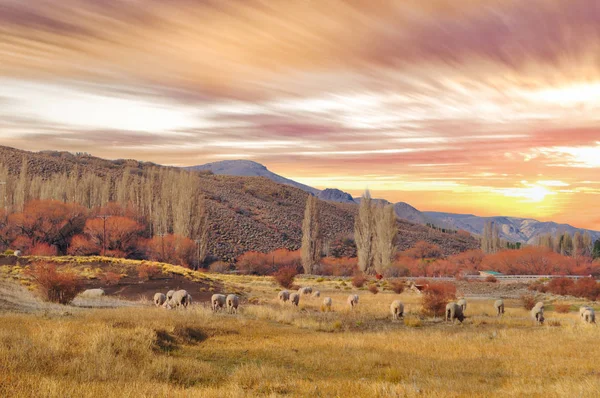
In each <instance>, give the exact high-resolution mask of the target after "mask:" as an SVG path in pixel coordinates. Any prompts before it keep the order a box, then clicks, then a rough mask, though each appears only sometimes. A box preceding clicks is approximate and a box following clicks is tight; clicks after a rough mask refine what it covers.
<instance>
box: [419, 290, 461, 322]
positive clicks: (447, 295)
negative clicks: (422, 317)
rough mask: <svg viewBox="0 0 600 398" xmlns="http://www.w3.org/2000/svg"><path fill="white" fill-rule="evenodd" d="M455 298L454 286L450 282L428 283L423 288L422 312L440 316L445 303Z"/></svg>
mask: <svg viewBox="0 0 600 398" xmlns="http://www.w3.org/2000/svg"><path fill="white" fill-rule="evenodd" d="M455 299H456V286H454V284H453V283H450V282H439V283H430V284H429V285H428V286H427V287H426V288H425V289H424V290H423V313H425V314H426V315H433V316H441V315H443V314H444V311H445V310H446V304H448V303H449V302H450V301H452V300H455Z"/></svg>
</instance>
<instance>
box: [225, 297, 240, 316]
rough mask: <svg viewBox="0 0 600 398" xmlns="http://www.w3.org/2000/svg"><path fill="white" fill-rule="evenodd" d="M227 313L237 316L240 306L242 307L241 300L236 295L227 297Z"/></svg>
mask: <svg viewBox="0 0 600 398" xmlns="http://www.w3.org/2000/svg"><path fill="white" fill-rule="evenodd" d="M226 301H227V313H229V314H233V313H234V312H235V313H236V314H237V310H238V306H239V305H240V299H239V297H238V296H236V295H235V294H230V295H228V296H227V299H226Z"/></svg>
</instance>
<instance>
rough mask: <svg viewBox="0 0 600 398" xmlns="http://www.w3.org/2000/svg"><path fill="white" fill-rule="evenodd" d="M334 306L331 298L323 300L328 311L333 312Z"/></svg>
mask: <svg viewBox="0 0 600 398" xmlns="http://www.w3.org/2000/svg"><path fill="white" fill-rule="evenodd" d="M332 304H333V300H331V297H325V298H324V299H323V307H324V308H325V309H326V310H327V311H331V305H332Z"/></svg>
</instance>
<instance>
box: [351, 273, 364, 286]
mask: <svg viewBox="0 0 600 398" xmlns="http://www.w3.org/2000/svg"><path fill="white" fill-rule="evenodd" d="M365 282H367V277H366V276H365V275H364V274H363V273H362V272H357V273H355V274H354V276H353V277H352V285H353V286H354V287H363V286H364V284H365Z"/></svg>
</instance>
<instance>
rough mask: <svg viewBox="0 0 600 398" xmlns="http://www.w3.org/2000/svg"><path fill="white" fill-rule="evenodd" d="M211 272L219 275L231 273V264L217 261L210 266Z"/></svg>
mask: <svg viewBox="0 0 600 398" xmlns="http://www.w3.org/2000/svg"><path fill="white" fill-rule="evenodd" d="M208 269H209V270H210V272H217V273H219V274H222V273H225V272H227V271H229V264H227V263H226V262H223V261H215V262H214V263H212V264H211V265H209V266H208Z"/></svg>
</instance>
